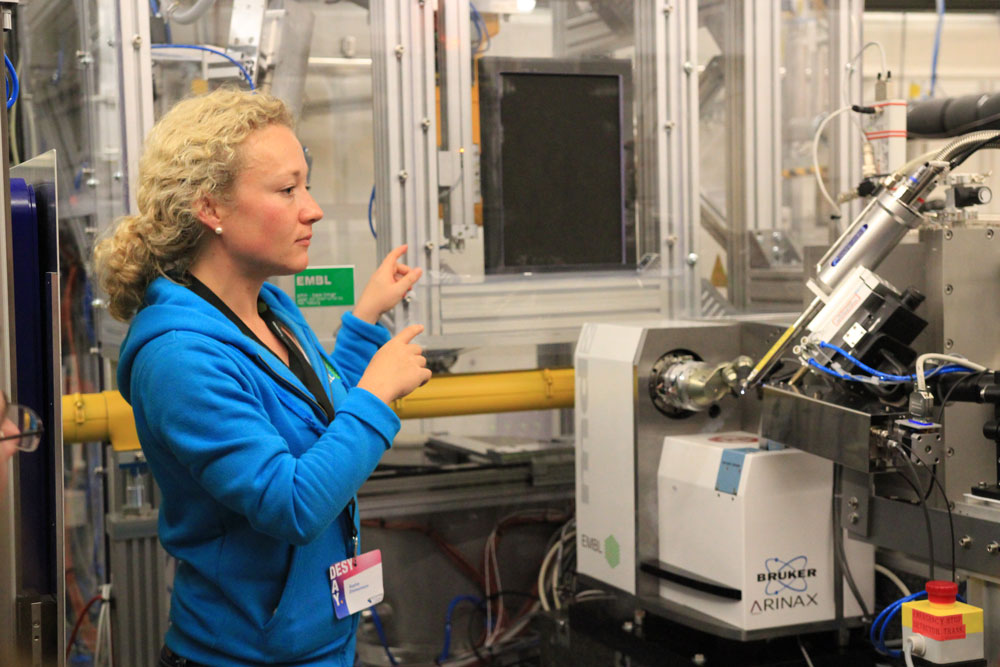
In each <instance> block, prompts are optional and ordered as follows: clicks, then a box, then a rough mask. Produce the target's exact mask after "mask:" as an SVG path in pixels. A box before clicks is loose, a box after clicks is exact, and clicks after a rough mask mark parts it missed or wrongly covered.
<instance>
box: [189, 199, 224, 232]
mask: <svg viewBox="0 0 1000 667" xmlns="http://www.w3.org/2000/svg"><path fill="white" fill-rule="evenodd" d="M194 213H195V216H197V218H198V220H199V221H201V224H203V225H205V226H206V227H208V228H209V229H210V230H215V229H216V228H218V227H219V226H220V224H221V222H222V216H221V211H220V210H219V204H218V202H216V201H215V199H214V198H212V197H209V196H207V195H206V196H204V197H200V198H198V199H197V200H195V202H194Z"/></svg>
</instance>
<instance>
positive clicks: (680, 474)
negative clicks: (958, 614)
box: [658, 432, 875, 630]
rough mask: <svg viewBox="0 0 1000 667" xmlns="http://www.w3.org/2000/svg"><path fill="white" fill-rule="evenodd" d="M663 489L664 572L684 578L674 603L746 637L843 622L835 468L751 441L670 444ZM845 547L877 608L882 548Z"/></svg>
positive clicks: (853, 607) (735, 436) (739, 436)
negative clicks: (877, 560) (837, 597)
mask: <svg viewBox="0 0 1000 667" xmlns="http://www.w3.org/2000/svg"><path fill="white" fill-rule="evenodd" d="M658 486H659V522H660V524H659V543H660V561H661V563H660V566H661V567H662V568H663V569H664V570H665V571H666V572H667V573H668V574H672V575H675V576H676V579H675V580H664V581H663V582H662V583H661V584H660V594H661V596H662V597H663V598H664V599H666V600H670V601H672V602H675V603H678V604H681V605H683V606H686V607H690V608H692V609H695V610H697V611H699V612H701V613H703V614H706V615H708V616H710V617H713V618H716V619H718V620H720V621H722V622H724V623H727V624H730V625H733V626H736V627H739V628H741V629H744V630H760V629H765V628H773V627H780V626H791V625H801V624H806V623H817V622H823V621H830V620H833V619H834V618H835V614H836V611H835V604H834V555H833V531H832V515H831V508H832V499H831V493H832V489H833V464H832V463H831V462H830V461H827V460H825V459H822V458H820V457H818V456H814V455H812V454H808V453H806V452H803V451H800V450H796V449H783V450H776V451H769V450H766V449H760V448H759V442H758V438H757V436H756V435H754V434H751V433H745V432H733V433H719V434H696V435H679V436H667V437H666V438H664V440H663V453H662V455H661V458H660V466H659V472H658ZM844 547H845V551H846V553H847V560H848V564H849V566H850V569H851V573H852V574H853V576H854V579H855V582H856V583H857V585H858V587H859V588H860V590H861V593H862V595H863V596H864V598H865V602H866V604H867V605H868V607H869V608H871V607H872V603H873V597H874V576H875V574H874V547H872V546H871V545H869V544H865V543H863V542H860V541H857V540H854V539H848V538H847V537H846V536H845V539H844ZM713 589H714V590H713ZM710 590H711V591H712V592H708V591H710ZM843 591H844V599H843V604H844V615H845V616H847V617H852V616H858V615H860V614H861V610H860V608H859V606H858V604H857V602H856V601H855V600H854V597H853V595H852V594H851V592H850V589H849V588H848V587H847V585H846V582H845V584H844V587H843ZM727 596H728V597H727Z"/></svg>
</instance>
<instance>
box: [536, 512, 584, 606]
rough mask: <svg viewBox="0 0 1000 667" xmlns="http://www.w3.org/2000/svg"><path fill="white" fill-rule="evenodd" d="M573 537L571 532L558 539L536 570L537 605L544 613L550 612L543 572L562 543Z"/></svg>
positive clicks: (574, 535) (574, 534) (573, 534)
mask: <svg viewBox="0 0 1000 667" xmlns="http://www.w3.org/2000/svg"><path fill="white" fill-rule="evenodd" d="M575 537H576V531H575V530H572V531H570V532H568V533H566V536H565V537H563V538H560V539H559V541H558V542H556V543H555V544H553V545H552V548H551V549H549V552H548V553H547V554H545V558H544V559H543V560H542V566H541V567H540V568H538V603H539V604H540V605H541V606H542V610H544V611H551V607H549V602H548V599H547V598H546V597H545V586H546V584H547V582H546V575H545V572H546V570H548V568H549V562H550V561H551V560H552V557H553V556H555V555H556V553H558V551H559V547H560V546H561V545H562V543H563V542H564V541H569V540H571V539H574V538H575Z"/></svg>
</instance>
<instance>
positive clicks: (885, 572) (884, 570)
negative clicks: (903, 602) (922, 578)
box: [875, 563, 910, 598]
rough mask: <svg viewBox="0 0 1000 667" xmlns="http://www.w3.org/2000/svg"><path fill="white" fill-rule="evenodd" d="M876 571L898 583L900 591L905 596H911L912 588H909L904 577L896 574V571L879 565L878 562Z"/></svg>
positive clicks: (897, 586)
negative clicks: (904, 581)
mask: <svg viewBox="0 0 1000 667" xmlns="http://www.w3.org/2000/svg"><path fill="white" fill-rule="evenodd" d="M875 571H876V572H878V573H879V574H881V575H882V576H884V577H885V578H886V579H888V580H889V581H891V582H892V583H894V584H896V588H898V589H899V592H900V593H902V594H903V597H904V598H907V597H910V589H909V588H907V586H906V584H904V583H903V580H902V579H900V578H899V577H897V576H896V573H895V572H893V571H892V570H890V569H889V568H887V567H885V566H884V565H879V564H878V563H876V564H875Z"/></svg>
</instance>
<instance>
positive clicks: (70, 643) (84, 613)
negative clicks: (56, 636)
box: [66, 595, 101, 660]
mask: <svg viewBox="0 0 1000 667" xmlns="http://www.w3.org/2000/svg"><path fill="white" fill-rule="evenodd" d="M100 599H101V596H100V595H95V596H94V597H92V598H90V602H88V603H87V606H86V607H84V608H83V611H81V612H80V615H79V616H78V617H77V619H76V625H74V626H73V632H72V633H70V635H69V641H68V642H66V659H67V660H68V659H69V654H70V651H72V650H73V642H74V641H76V631H77V630H79V629H80V624H81V623H83V619H85V618H86V617H87V612H88V611H90V608H91V607H93V606H94V603H95V602H97V601H98V600H100Z"/></svg>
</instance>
